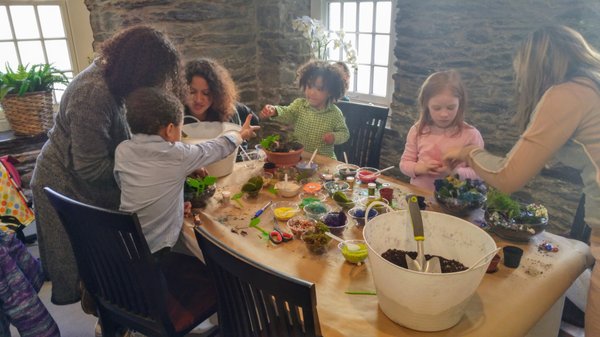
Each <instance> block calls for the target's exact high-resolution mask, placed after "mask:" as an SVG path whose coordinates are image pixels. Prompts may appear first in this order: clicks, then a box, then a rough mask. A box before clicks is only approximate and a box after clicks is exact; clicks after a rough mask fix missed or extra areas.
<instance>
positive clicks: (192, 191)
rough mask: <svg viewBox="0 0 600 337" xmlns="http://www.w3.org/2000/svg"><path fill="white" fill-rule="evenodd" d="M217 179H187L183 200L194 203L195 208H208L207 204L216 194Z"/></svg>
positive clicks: (210, 177) (212, 177) (207, 177)
mask: <svg viewBox="0 0 600 337" xmlns="http://www.w3.org/2000/svg"><path fill="white" fill-rule="evenodd" d="M216 182H217V178H216V177H214V176H206V177H203V178H201V177H187V178H186V179H185V185H184V187H183V199H184V200H185V201H189V202H191V203H192V207H193V208H203V207H206V202H207V200H208V199H210V197H212V196H213V195H214V194H215V190H216V187H215V183H216Z"/></svg>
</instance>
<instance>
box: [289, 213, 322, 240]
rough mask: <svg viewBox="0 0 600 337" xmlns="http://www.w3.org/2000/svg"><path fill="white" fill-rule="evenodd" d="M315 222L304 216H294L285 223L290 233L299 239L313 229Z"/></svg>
mask: <svg viewBox="0 0 600 337" xmlns="http://www.w3.org/2000/svg"><path fill="white" fill-rule="evenodd" d="M316 223H317V222H316V221H315V220H313V219H309V218H307V217H305V216H301V215H299V216H295V217H293V218H291V219H289V220H288V221H287V226H288V228H289V229H290V232H292V234H294V236H295V237H296V238H297V239H299V238H300V237H301V236H302V234H304V233H305V232H307V231H309V230H311V229H314V228H315V225H316Z"/></svg>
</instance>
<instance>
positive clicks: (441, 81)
mask: <svg viewBox="0 0 600 337" xmlns="http://www.w3.org/2000/svg"><path fill="white" fill-rule="evenodd" d="M446 89H450V91H451V92H452V94H453V95H454V96H455V97H457V98H458V111H457V112H456V117H454V121H452V126H456V127H457V131H456V134H459V133H460V132H462V129H463V127H464V118H465V117H464V116H465V109H466V107H467V93H466V91H465V86H464V84H463V83H462V80H461V78H460V75H459V74H458V72H457V71H456V70H446V71H439V72H437V73H433V74H431V75H429V77H427V79H426V80H425V82H423V85H421V89H420V90H419V98H418V101H419V111H420V116H419V121H418V125H419V127H418V128H417V130H418V134H419V135H422V134H423V133H425V127H426V126H429V125H431V124H433V119H432V118H431V112H430V111H429V106H428V105H429V100H430V99H431V98H432V97H433V96H435V95H437V94H439V93H441V92H442V91H444V90H446Z"/></svg>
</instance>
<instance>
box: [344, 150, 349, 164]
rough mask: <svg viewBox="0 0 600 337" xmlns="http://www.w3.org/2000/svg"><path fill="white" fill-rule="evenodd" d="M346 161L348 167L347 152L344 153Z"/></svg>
mask: <svg viewBox="0 0 600 337" xmlns="http://www.w3.org/2000/svg"><path fill="white" fill-rule="evenodd" d="M344 161H345V162H346V165H348V156H347V155H346V151H344Z"/></svg>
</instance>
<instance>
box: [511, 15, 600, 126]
mask: <svg viewBox="0 0 600 337" xmlns="http://www.w3.org/2000/svg"><path fill="white" fill-rule="evenodd" d="M513 67H514V70H515V77H516V81H515V82H516V91H517V113H516V115H515V118H514V121H515V122H516V124H517V126H518V127H519V128H520V129H521V130H522V131H523V130H525V128H526V127H527V124H529V119H530V118H531V114H532V113H533V111H534V109H535V107H536V105H537V104H538V102H539V101H540V99H541V98H542V96H543V95H544V93H545V92H546V90H548V89H549V88H550V87H551V86H553V85H556V84H560V83H564V82H568V81H572V80H574V79H575V78H576V77H584V78H587V79H589V80H591V81H592V82H593V83H595V85H596V87H597V88H600V54H599V53H598V51H597V50H595V49H594V48H593V47H592V46H590V45H589V44H588V43H587V42H586V40H585V39H584V38H583V36H581V34H579V32H577V31H575V30H573V29H571V28H569V27H566V26H560V25H557V26H547V27H543V28H540V29H538V30H536V31H535V32H533V33H531V34H529V36H528V37H527V38H526V39H525V41H523V43H522V44H521V46H520V48H519V49H518V51H517V53H516V55H515V58H514V61H513ZM597 88H595V89H596V90H597Z"/></svg>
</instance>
